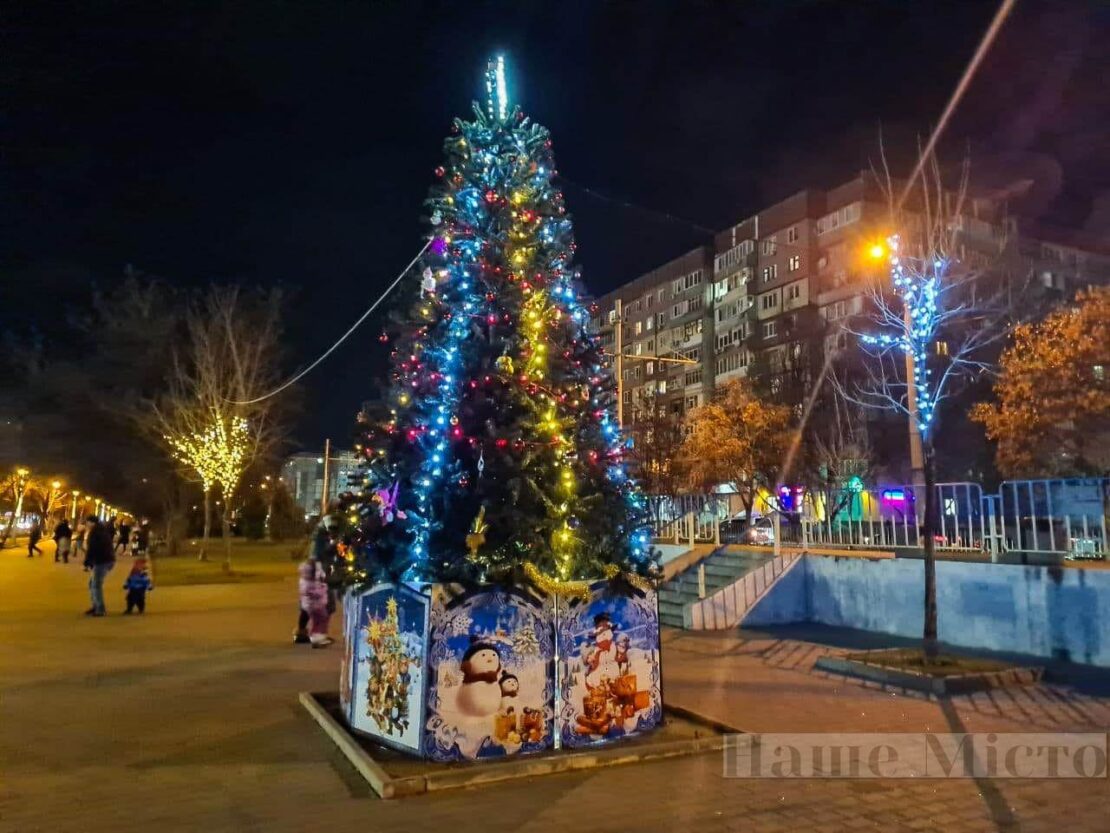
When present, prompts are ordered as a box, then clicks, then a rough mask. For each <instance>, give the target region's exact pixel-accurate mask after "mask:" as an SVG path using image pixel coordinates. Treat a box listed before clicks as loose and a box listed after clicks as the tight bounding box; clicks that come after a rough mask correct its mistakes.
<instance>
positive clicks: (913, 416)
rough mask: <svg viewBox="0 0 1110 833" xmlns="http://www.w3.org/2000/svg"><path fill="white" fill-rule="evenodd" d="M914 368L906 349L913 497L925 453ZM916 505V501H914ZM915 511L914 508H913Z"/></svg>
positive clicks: (907, 313) (919, 483)
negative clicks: (919, 422)
mask: <svg viewBox="0 0 1110 833" xmlns="http://www.w3.org/2000/svg"><path fill="white" fill-rule="evenodd" d="M903 320H904V321H905V326H906V332H909V331H910V327H911V326H913V325H912V324H911V323H910V311H909V307H906V308H905V310H904V312H903ZM915 370H916V367H915V364H914V358H913V351H912V350H907V351H906V410H907V411H908V412H909V421H910V426H909V428H910V478H911V480H910V482H911V483H913V489H914V493H915V494H914V497H916V496H917V494H918V493H919V492H920V491H921V490H922V489H924V488H925V455H924V454H923V453H922V451H921V429H920V428H919V427H918V424H917V385H916V383H915V382H914V371H915ZM915 507H916V501H915ZM915 511H916V510H915Z"/></svg>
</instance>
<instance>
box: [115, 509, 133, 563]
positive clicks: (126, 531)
mask: <svg viewBox="0 0 1110 833" xmlns="http://www.w3.org/2000/svg"><path fill="white" fill-rule="evenodd" d="M130 543H131V526H130V525H129V524H128V523H127V519H126V518H120V522H119V537H118V538H116V550H117V551H118V552H119V554H120V555H127V550H128V547H129V545H130Z"/></svg>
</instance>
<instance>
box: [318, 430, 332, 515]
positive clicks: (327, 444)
mask: <svg viewBox="0 0 1110 833" xmlns="http://www.w3.org/2000/svg"><path fill="white" fill-rule="evenodd" d="M330 471H331V440H330V439H327V440H324V485H323V488H322V489H321V490H320V517H321V518H322V517H324V515H326V514H328V474H329V472H330Z"/></svg>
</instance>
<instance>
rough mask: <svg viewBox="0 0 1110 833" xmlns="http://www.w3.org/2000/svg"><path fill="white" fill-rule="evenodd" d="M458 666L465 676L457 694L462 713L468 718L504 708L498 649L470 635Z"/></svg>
mask: <svg viewBox="0 0 1110 833" xmlns="http://www.w3.org/2000/svg"><path fill="white" fill-rule="evenodd" d="M459 669H460V670H461V671H462V675H463V679H462V684H461V685H460V686H459V690H458V693H457V694H456V695H455V707H456V708H457V709H458V711H459V713H460V714H463V715H466V716H467V717H490V716H492V715H495V714H497V711H498V709H499V708H500V707H501V655H500V654H498V653H497V648H496V647H494V646H493V645H491V644H490V643H488V642H482V641H481V640H479V639H478V637H476V636H472V637H470V646H469V647H468V648H467V649H466V652H465V653H464V654H463V658H462V663H461V664H460V666H459ZM514 679H515V678H514Z"/></svg>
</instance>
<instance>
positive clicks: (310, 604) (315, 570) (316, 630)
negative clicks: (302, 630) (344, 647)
mask: <svg viewBox="0 0 1110 833" xmlns="http://www.w3.org/2000/svg"><path fill="white" fill-rule="evenodd" d="M297 589H298V591H299V592H300V596H301V609H302V610H303V611H304V612H305V613H307V614H308V639H309V641H310V642H311V643H312V647H313V648H326V647H327V646H328V645H331V643H332V642H333V641H334V640H333V639H332V638H331V637H329V636H328V620H329V619H331V614H330V613H329V612H328V585H327V573H325V572H324V568H323V567H322V566H321V565H320V562H319V561H317V560H316V559H314V558H306V559H305V560H304V561H303V562H302V563H301V566H300V567H299V568H298V569H297Z"/></svg>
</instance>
